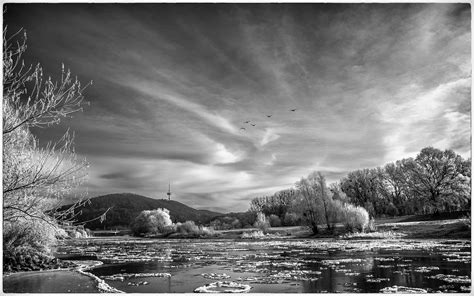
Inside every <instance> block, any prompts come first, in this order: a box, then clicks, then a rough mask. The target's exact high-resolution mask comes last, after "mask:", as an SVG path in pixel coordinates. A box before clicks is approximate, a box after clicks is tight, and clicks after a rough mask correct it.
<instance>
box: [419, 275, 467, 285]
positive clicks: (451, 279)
mask: <svg viewBox="0 0 474 296" xmlns="http://www.w3.org/2000/svg"><path fill="white" fill-rule="evenodd" d="M428 278H430V279H437V280H441V281H445V282H448V283H457V284H470V283H471V278H470V277H469V276H467V275H454V274H441V273H440V274H437V275H432V276H429V277H428Z"/></svg>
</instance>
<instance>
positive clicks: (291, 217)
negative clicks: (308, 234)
mask: <svg viewBox="0 0 474 296" xmlns="http://www.w3.org/2000/svg"><path fill="white" fill-rule="evenodd" d="M300 220H301V219H300V217H299V216H298V214H296V213H293V212H287V213H286V214H285V217H284V218H283V225H285V226H296V225H299V224H300Z"/></svg>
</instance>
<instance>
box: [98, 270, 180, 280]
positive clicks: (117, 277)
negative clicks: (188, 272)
mask: <svg viewBox="0 0 474 296" xmlns="http://www.w3.org/2000/svg"><path fill="white" fill-rule="evenodd" d="M142 277H171V274H169V273H166V272H155V273H119V274H113V275H105V276H101V278H102V279H104V280H109V281H121V282H123V281H124V280H126V279H131V278H142Z"/></svg>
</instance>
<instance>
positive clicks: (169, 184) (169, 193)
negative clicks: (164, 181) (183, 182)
mask: <svg viewBox="0 0 474 296" xmlns="http://www.w3.org/2000/svg"><path fill="white" fill-rule="evenodd" d="M166 195H168V200H171V183H170V182H169V183H168V192H167V193H166Z"/></svg>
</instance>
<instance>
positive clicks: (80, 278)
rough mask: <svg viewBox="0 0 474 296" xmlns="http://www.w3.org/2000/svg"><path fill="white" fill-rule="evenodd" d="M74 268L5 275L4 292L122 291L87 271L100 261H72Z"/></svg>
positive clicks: (99, 263)
mask: <svg viewBox="0 0 474 296" xmlns="http://www.w3.org/2000/svg"><path fill="white" fill-rule="evenodd" d="M71 264H73V265H74V266H76V268H74V269H51V270H41V271H22V272H16V273H9V274H4V275H3V292H4V293H104V292H111V293H120V292H121V291H119V290H116V289H114V288H112V287H110V286H109V285H108V284H106V283H105V281H103V280H102V279H100V278H98V277H97V276H95V275H93V274H91V273H89V272H87V270H88V269H90V268H92V267H96V266H98V265H101V264H102V262H100V261H77V262H71Z"/></svg>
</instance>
